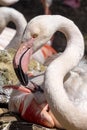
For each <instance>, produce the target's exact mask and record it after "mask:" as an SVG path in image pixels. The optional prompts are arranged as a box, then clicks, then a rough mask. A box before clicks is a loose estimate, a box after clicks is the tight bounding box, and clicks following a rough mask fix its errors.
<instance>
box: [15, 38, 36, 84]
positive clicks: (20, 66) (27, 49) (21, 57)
mask: <svg viewBox="0 0 87 130" xmlns="http://www.w3.org/2000/svg"><path fill="white" fill-rule="evenodd" d="M33 41H34V39H33V38H32V39H30V40H29V42H25V43H22V44H21V46H20V47H19V49H18V50H17V52H16V54H15V56H14V59H13V66H14V70H15V73H16V75H17V77H18V79H19V81H20V82H21V84H22V85H24V86H26V85H27V84H28V75H27V71H28V64H29V61H30V56H31V54H32V44H33Z"/></svg>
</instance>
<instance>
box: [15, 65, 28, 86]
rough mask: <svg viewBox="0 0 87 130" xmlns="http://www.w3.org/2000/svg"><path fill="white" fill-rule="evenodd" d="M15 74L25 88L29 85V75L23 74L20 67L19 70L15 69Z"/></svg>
mask: <svg viewBox="0 0 87 130" xmlns="http://www.w3.org/2000/svg"><path fill="white" fill-rule="evenodd" d="M14 70H15V73H16V76H17V78H18V79H19V81H20V82H21V84H22V85H23V86H27V85H28V75H27V74H25V73H24V72H23V70H22V69H21V68H20V67H19V66H18V68H14Z"/></svg>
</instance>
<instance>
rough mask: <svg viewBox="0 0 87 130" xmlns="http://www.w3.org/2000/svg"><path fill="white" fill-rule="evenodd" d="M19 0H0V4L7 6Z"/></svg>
mask: <svg viewBox="0 0 87 130" xmlns="http://www.w3.org/2000/svg"><path fill="white" fill-rule="evenodd" d="M18 1H19V0H0V5H4V6H9V5H11V4H14V3H16V2H18Z"/></svg>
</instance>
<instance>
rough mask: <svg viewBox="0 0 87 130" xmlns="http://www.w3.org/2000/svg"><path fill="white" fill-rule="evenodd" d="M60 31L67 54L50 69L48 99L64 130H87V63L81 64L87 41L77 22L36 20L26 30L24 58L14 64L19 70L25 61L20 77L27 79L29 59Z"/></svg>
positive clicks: (46, 80)
mask: <svg viewBox="0 0 87 130" xmlns="http://www.w3.org/2000/svg"><path fill="white" fill-rule="evenodd" d="M56 31H61V32H62V33H64V34H65V36H66V39H67V46H66V49H65V51H64V52H63V53H62V54H61V55H60V56H59V57H57V58H56V59H55V60H53V61H52V63H51V64H50V65H49V66H48V67H47V70H46V72H45V78H44V92H45V96H46V99H47V102H48V104H49V107H50V108H51V110H52V112H53V114H54V116H55V118H56V119H57V121H59V122H60V123H61V125H62V126H63V128H66V129H67V130H86V129H87V124H86V121H87V116H86V113H87V93H86V91H87V67H86V66H87V63H86V60H81V59H82V57H83V55H84V39H83V36H82V34H81V32H80V30H79V29H78V27H77V26H76V25H75V24H74V22H72V21H71V20H69V19H68V18H66V17H63V16H60V15H53V16H51V15H49V16H47V15H45V16H44V15H43V16H37V17H35V18H33V19H32V20H31V21H30V22H29V23H28V25H27V28H26V30H25V34H24V36H23V40H22V42H23V44H22V45H23V46H21V50H20V48H19V50H18V52H20V53H21V55H20V56H19V55H18V52H17V55H16V57H17V56H18V60H14V62H15V67H16V70H17V69H18V70H19V67H18V65H19V63H20V62H19V61H20V60H21V63H20V66H21V70H22V75H20V74H19V75H20V76H19V77H21V76H22V77H24V76H25V75H26V78H25V79H27V71H26V70H25V68H26V67H27V64H26V66H25V68H24V67H23V66H24V65H23V61H24V59H25V57H26V55H29V52H30V51H31V50H32V51H33V53H34V52H36V51H37V50H38V49H39V48H40V47H41V46H43V45H44V43H46V42H47V41H48V40H49V39H50V38H51V37H52V36H53V34H54V33H55V32H56ZM27 34H28V35H27ZM30 39H31V40H30ZM29 41H31V42H30V44H29ZM26 52H27V53H26ZM25 54H26V55H25ZM66 76H67V77H66ZM23 79H24V78H23ZM25 79H24V81H23V82H24V83H25V84H26V85H25V86H27V84H28V82H26V81H27V80H25ZM19 80H20V78H19ZM23 82H22V83H23Z"/></svg>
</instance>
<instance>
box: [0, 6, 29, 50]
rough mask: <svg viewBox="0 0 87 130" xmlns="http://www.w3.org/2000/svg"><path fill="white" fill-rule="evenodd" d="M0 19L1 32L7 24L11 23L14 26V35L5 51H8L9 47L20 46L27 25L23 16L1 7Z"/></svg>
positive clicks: (13, 10)
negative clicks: (0, 22)
mask: <svg viewBox="0 0 87 130" xmlns="http://www.w3.org/2000/svg"><path fill="white" fill-rule="evenodd" d="M0 17H1V18H2V25H0V28H1V31H2V30H3V29H4V28H5V26H6V25H7V24H8V23H9V22H13V23H14V24H15V26H16V34H15V36H14V38H13V39H12V40H11V42H10V44H9V45H8V46H7V47H6V49H8V48H9V47H10V48H17V47H18V45H19V44H20V41H21V38H22V35H23V32H24V29H25V27H26V25H27V22H26V20H25V18H24V16H23V15H22V14H21V13H20V12H18V11H16V10H15V9H12V8H7V7H2V8H0ZM8 33H9V32H8Z"/></svg>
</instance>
